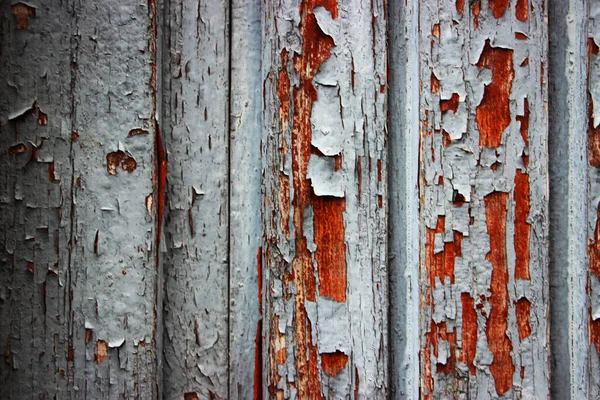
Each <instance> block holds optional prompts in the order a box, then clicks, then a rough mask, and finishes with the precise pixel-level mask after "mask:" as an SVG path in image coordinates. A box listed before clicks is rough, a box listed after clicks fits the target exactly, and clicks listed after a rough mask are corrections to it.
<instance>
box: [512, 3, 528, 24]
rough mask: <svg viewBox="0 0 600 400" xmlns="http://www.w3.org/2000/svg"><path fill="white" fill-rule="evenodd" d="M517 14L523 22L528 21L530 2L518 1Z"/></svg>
mask: <svg viewBox="0 0 600 400" xmlns="http://www.w3.org/2000/svg"><path fill="white" fill-rule="evenodd" d="M515 13H516V15H517V19H518V20H519V21H521V22H525V21H527V19H528V18H529V1H528V0H517V6H516V7H515Z"/></svg>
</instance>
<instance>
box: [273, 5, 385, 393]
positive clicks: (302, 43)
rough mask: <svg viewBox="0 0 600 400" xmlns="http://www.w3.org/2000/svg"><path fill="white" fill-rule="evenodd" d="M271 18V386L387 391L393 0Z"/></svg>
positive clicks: (279, 10)
mask: <svg viewBox="0 0 600 400" xmlns="http://www.w3.org/2000/svg"><path fill="white" fill-rule="evenodd" d="M263 12H264V17H263V21H264V26H263V79H264V102H265V103H264V110H265V111H264V122H263V123H264V132H263V165H264V172H263V173H264V179H265V181H264V185H265V186H264V187H265V189H264V193H265V196H264V207H265V208H264V213H263V218H264V226H265V236H266V240H265V244H264V246H263V271H264V277H265V278H264V280H263V282H264V291H265V293H264V299H265V310H264V313H263V318H264V329H263V330H264V335H265V337H266V338H267V344H268V347H267V348H265V349H264V350H263V351H264V352H265V354H266V355H267V359H266V363H265V369H266V373H265V374H266V385H267V386H266V388H265V389H266V390H267V391H268V392H267V395H268V396H269V397H270V398H276V397H277V398H295V397H296V396H297V397H298V398H319V397H321V396H324V397H327V398H347V397H352V396H359V397H365V396H368V397H369V398H384V397H385V396H386V391H387V318H386V304H387V296H386V294H387V275H386V272H387V269H386V260H387V257H386V246H387V240H386V232H387V231H386V214H387V212H386V209H387V192H386V185H385V183H386V180H387V176H386V175H387V174H386V172H387V168H386V165H387V160H386V155H387V148H386V130H385V118H386V111H385V98H386V81H387V71H386V46H385V29H386V23H385V19H386V14H385V11H384V3H383V2H381V1H374V2H371V3H370V4H361V2H359V1H350V2H340V3H337V2H336V1H310V0H309V1H302V2H300V4H299V5H298V4H297V2H294V1H268V2H267V3H266V6H265V8H264V11H263Z"/></svg>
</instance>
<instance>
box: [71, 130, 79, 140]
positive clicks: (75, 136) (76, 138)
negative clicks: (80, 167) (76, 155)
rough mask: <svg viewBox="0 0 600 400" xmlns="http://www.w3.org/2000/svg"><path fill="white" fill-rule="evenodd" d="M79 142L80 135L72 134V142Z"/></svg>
mask: <svg viewBox="0 0 600 400" xmlns="http://www.w3.org/2000/svg"><path fill="white" fill-rule="evenodd" d="M77 140H79V133H77V132H71V141H72V142H76V141H77Z"/></svg>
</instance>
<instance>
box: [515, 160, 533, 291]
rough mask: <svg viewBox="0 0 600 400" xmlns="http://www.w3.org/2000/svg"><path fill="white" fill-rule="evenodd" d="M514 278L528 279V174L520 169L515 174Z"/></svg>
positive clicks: (529, 231)
mask: <svg viewBox="0 0 600 400" xmlns="http://www.w3.org/2000/svg"><path fill="white" fill-rule="evenodd" d="M514 196H515V236H514V238H515V239H514V240H515V255H516V260H515V279H525V280H530V279H531V277H530V275H529V236H530V233H531V226H530V225H529V223H528V222H527V218H528V217H529V210H530V203H529V202H530V195H529V175H528V174H526V173H523V172H522V171H521V170H520V169H518V170H517V171H516V174H515V191H514Z"/></svg>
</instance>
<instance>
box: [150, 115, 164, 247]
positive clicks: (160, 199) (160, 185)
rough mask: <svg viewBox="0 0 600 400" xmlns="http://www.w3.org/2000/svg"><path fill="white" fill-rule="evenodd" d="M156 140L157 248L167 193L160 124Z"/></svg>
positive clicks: (153, 178) (154, 179)
mask: <svg viewBox="0 0 600 400" xmlns="http://www.w3.org/2000/svg"><path fill="white" fill-rule="evenodd" d="M155 135H156V137H155V142H154V158H155V163H156V173H155V176H153V177H152V181H153V183H154V185H155V188H156V198H157V201H156V248H157V249H158V248H160V237H161V232H162V226H163V217H164V212H165V196H166V193H167V166H168V163H167V157H166V154H165V148H164V146H163V143H162V137H161V133H160V129H159V127H158V124H156V133H155ZM157 254H158V253H157Z"/></svg>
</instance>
